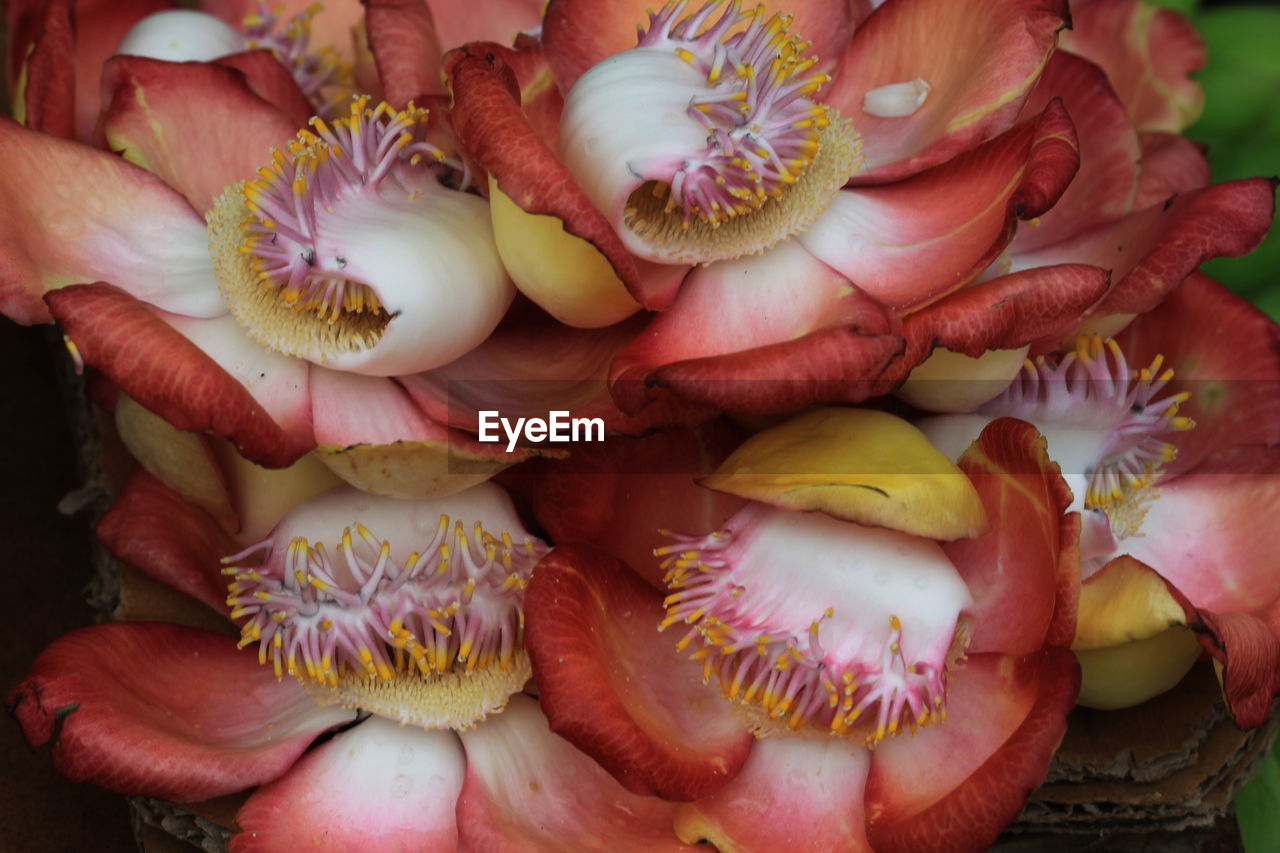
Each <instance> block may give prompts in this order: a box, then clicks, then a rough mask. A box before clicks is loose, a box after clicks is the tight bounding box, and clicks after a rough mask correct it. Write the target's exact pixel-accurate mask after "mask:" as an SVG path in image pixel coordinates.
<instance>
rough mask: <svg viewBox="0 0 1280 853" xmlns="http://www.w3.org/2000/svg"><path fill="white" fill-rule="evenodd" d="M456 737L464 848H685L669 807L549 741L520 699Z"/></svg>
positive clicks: (659, 852)
mask: <svg viewBox="0 0 1280 853" xmlns="http://www.w3.org/2000/svg"><path fill="white" fill-rule="evenodd" d="M459 736H460V737H461V738H462V744H463V747H464V748H465V749H466V753H467V778H466V781H465V782H464V783H463V786H462V795H461V796H460V797H459V798H458V834H459V842H460V845H461V847H462V848H464V849H467V850H474V851H477V853H499V851H504V850H513V849H514V850H521V851H529V853H536V852H537V851H546V853H585V851H590V850H600V849H607V850H616V851H619V853H641V851H643V853H663V851H669V850H691V849H692V848H689V847H686V846H685V845H683V844H681V843H680V842H679V841H678V840H677V839H676V837H675V833H674V832H673V831H672V829H671V818H672V814H673V812H674V811H675V806H674V805H672V804H670V803H665V802H663V801H662V800H658V799H655V798H653V797H643V796H639V795H637V794H632V793H629V792H628V791H626V790H624V789H623V788H622V786H621V785H619V784H618V783H617V782H616V781H615V780H614V779H613V777H611V776H610V775H609V774H608V773H606V772H605V771H604V770H602V769H601V768H600V766H599V765H597V764H596V763H595V762H593V761H592V760H591V759H590V758H588V757H587V756H586V755H583V754H582V753H581V752H579V751H578V750H577V749H575V748H574V747H572V746H570V745H569V743H568V742H567V741H565V740H563V739H562V738H559V737H557V736H556V735H554V734H552V733H551V731H550V730H549V729H548V728H547V722H546V719H545V718H544V717H543V716H542V714H541V712H540V711H538V707H537V704H536V703H535V702H534V701H533V700H532V699H530V698H528V697H527V696H523V695H520V694H517V695H515V696H512V697H511V702H510V704H509V705H508V706H507V709H506V710H505V711H503V712H502V713H501V714H499V715H497V716H495V717H490V718H489V719H487V720H485V721H484V723H483V724H482V725H480V726H477V727H476V728H474V729H471V730H468V731H464V732H460V733H459Z"/></svg>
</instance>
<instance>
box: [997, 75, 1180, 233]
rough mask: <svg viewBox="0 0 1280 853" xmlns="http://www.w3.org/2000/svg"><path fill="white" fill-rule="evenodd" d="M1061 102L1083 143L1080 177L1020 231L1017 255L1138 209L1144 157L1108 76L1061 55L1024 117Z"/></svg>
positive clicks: (1078, 175) (1029, 104) (1040, 84)
mask: <svg viewBox="0 0 1280 853" xmlns="http://www.w3.org/2000/svg"><path fill="white" fill-rule="evenodd" d="M1057 99H1061V102H1062V104H1063V105H1064V106H1065V107H1066V110H1067V112H1068V113H1069V114H1070V116H1071V122H1072V124H1074V125H1075V129H1076V133H1077V135H1078V137H1079V139H1080V172H1079V174H1077V175H1076V176H1075V179H1074V180H1073V181H1072V182H1071V185H1070V186H1069V187H1067V189H1066V192H1064V193H1063V194H1062V197H1061V198H1060V199H1058V200H1057V203H1056V204H1054V205H1053V209H1052V210H1049V211H1047V212H1043V215H1039V214H1037V218H1036V219H1034V220H1032V223H1031V224H1030V226H1024V227H1022V228H1019V229H1018V237H1017V239H1016V240H1015V241H1014V251H1030V250H1032V249H1034V248H1036V247H1037V246H1047V245H1049V244H1050V243H1056V242H1057V241H1059V240H1062V239H1065V238H1067V237H1070V236H1071V235H1073V234H1076V233H1078V232H1080V231H1083V230H1084V229H1085V228H1088V227H1091V226H1093V225H1096V224H1098V223H1099V222H1109V221H1111V220H1115V219H1119V218H1120V217H1121V216H1124V215H1125V214H1126V213H1128V212H1129V211H1130V210H1132V209H1133V207H1134V199H1135V193H1136V192H1137V188H1138V168H1139V163H1138V161H1139V160H1140V159H1141V156H1142V152H1141V150H1140V148H1139V146H1138V135H1137V133H1136V132H1135V131H1134V129H1133V122H1132V121H1130V120H1129V114H1128V113H1127V112H1125V109H1124V104H1122V103H1120V99H1119V98H1118V97H1117V96H1116V93H1115V90H1114V89H1112V88H1111V84H1110V83H1108V82H1107V75H1106V74H1104V73H1103V71H1102V69H1101V68H1099V67H1098V66H1096V65H1094V64H1093V63H1092V62H1089V61H1088V60H1086V59H1081V58H1080V57H1078V56H1073V55H1071V54H1069V53H1064V52H1062V51H1058V52H1056V53H1054V55H1053V57H1052V58H1051V59H1050V60H1049V64H1048V65H1047V66H1046V67H1045V69H1044V74H1043V75H1041V77H1040V82H1039V83H1038V84H1037V85H1036V89H1035V91H1034V92H1033V93H1032V94H1031V98H1030V99H1028V100H1027V103H1026V105H1025V106H1024V107H1023V113H1024V114H1025V115H1034V114H1035V113H1037V112H1039V111H1040V110H1043V109H1045V108H1046V107H1047V106H1048V105H1049V104H1051V103H1052V102H1053V101H1054V100H1057ZM1160 200H1161V201H1163V200H1164V199H1160ZM1142 206H1144V207H1145V206H1146V205H1142Z"/></svg>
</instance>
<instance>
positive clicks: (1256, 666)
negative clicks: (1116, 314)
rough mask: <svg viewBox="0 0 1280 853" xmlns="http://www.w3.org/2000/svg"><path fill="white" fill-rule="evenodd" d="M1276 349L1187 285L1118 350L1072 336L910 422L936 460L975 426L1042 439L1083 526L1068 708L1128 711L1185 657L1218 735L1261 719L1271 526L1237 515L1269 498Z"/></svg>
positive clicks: (1271, 646) (1195, 278)
mask: <svg viewBox="0 0 1280 853" xmlns="http://www.w3.org/2000/svg"><path fill="white" fill-rule="evenodd" d="M1278 339H1280V336H1278V333H1277V329H1276V326H1275V324H1274V323H1272V322H1271V321H1270V320H1269V319H1267V318H1266V317H1265V316H1263V315H1262V314H1261V313H1260V312H1258V311H1257V310H1256V309H1254V308H1252V307H1251V306H1249V305H1248V304H1247V303H1245V302H1244V301H1243V300H1241V299H1239V298H1238V297H1236V296H1233V295H1232V294H1230V293H1228V292H1227V291H1226V290H1225V289H1224V288H1223V287H1222V286H1221V285H1219V284H1217V283H1216V282H1214V281H1212V280H1211V279H1209V278H1207V277H1206V276H1203V275H1201V274H1198V273H1197V274H1194V275H1192V276H1191V277H1190V278H1188V279H1187V280H1186V281H1185V282H1183V283H1182V284H1181V285H1180V286H1179V287H1178V289H1177V290H1175V291H1174V292H1173V293H1172V294H1171V295H1170V296H1168V297H1167V298H1166V299H1165V300H1164V301H1163V302H1162V303H1161V304H1160V306H1159V307H1158V308H1156V309H1155V310H1153V311H1150V312H1148V313H1146V314H1143V315H1141V316H1140V317H1138V318H1137V319H1136V320H1135V321H1134V322H1133V323H1132V324H1131V325H1130V326H1129V327H1128V328H1127V329H1126V330H1125V331H1124V333H1123V334H1121V335H1120V336H1119V337H1118V338H1116V339H1114V340H1108V341H1106V342H1105V343H1104V342H1103V341H1102V339H1101V338H1100V337H1099V336H1096V335H1094V336H1090V337H1085V338H1082V339H1081V341H1080V343H1079V344H1078V346H1077V349H1076V351H1075V352H1071V353H1067V354H1066V355H1065V356H1063V357H1060V358H1057V357H1051V358H1048V359H1040V360H1037V362H1036V363H1034V364H1032V363H1030V362H1028V364H1027V366H1026V368H1025V371H1024V375H1023V376H1022V377H1021V378H1020V379H1019V380H1017V381H1015V382H1014V384H1013V385H1012V386H1011V387H1010V388H1009V389H1008V390H1007V391H1005V392H1004V393H1003V394H1002V395H1000V396H999V397H996V398H995V399H994V400H992V401H991V402H989V403H987V404H986V405H985V406H983V407H982V408H981V409H979V412H978V413H977V414H974V415H951V416H940V417H937V418H933V419H928V420H926V421H924V422H922V423H921V424H920V426H921V428H922V429H923V430H924V431H925V432H926V433H927V434H928V435H930V437H931V438H933V439H934V441H935V442H936V443H938V445H939V446H940V447H942V448H943V449H944V450H945V451H946V452H948V453H949V454H955V453H958V452H959V451H960V449H961V448H962V447H964V446H965V444H966V442H967V441H968V440H969V437H971V436H972V435H973V434H974V433H976V432H977V431H978V430H980V429H981V428H982V425H983V424H985V423H986V422H987V421H989V420H990V419H992V418H999V417H1010V416H1011V417H1017V418H1022V419H1025V420H1027V421H1029V422H1030V423H1032V424H1034V425H1035V427H1036V428H1037V429H1039V430H1040V431H1041V432H1042V433H1044V435H1045V436H1046V437H1047V439H1048V446H1049V455H1050V457H1051V458H1052V459H1054V460H1055V461H1056V462H1057V463H1058V464H1060V465H1061V466H1062V470H1063V472H1064V474H1065V476H1066V478H1067V481H1068V482H1069V483H1070V485H1071V488H1072V490H1073V492H1074V495H1075V497H1074V500H1073V503H1072V506H1073V508H1075V509H1078V510H1080V511H1081V512H1082V513H1083V514H1084V517H1085V524H1084V535H1083V537H1082V542H1081V550H1082V553H1081V571H1082V574H1081V580H1082V581H1083V583H1082V585H1081V597H1080V614H1079V625H1078V627H1077V633H1076V641H1075V645H1074V646H1073V648H1075V649H1076V651H1077V654H1078V655H1079V656H1080V658H1081V661H1082V664H1083V666H1084V675H1085V680H1084V688H1083V690H1082V701H1083V702H1085V703H1087V704H1092V705H1098V706H1100V707H1124V706H1128V705H1132V704H1137V703H1138V702H1142V701H1144V700H1146V699H1148V698H1150V697H1151V696H1153V695H1156V694H1158V693H1160V692H1163V691H1164V690H1167V689H1169V688H1170V687H1172V686H1173V685H1174V684H1176V683H1177V682H1178V681H1179V680H1180V679H1181V677H1182V676H1183V675H1184V674H1185V673H1186V671H1187V669H1188V668H1190V666H1191V664H1192V663H1193V662H1194V661H1195V660H1196V659H1197V658H1198V657H1199V656H1200V654H1201V651H1202V650H1203V651H1204V652H1207V653H1208V654H1209V655H1210V656H1211V657H1212V658H1213V659H1214V660H1215V661H1216V662H1217V663H1218V665H1219V667H1220V673H1221V678H1222V684H1223V690H1224V693H1225V694H1226V698H1227V702H1228V705H1229V707H1230V710H1231V713H1232V715H1233V717H1234V718H1235V720H1236V722H1237V723H1238V724H1239V725H1241V726H1243V727H1253V726H1258V725H1261V724H1262V723H1264V722H1265V721H1266V719H1267V715H1268V713H1269V710H1270V708H1271V701H1272V698H1273V697H1274V696H1275V695H1276V694H1277V693H1278V692H1280V635H1277V634H1276V630H1275V627H1274V616H1273V614H1274V612H1275V607H1276V604H1275V602H1276V600H1277V597H1278V596H1280V587H1277V584H1276V582H1275V580H1274V574H1275V573H1274V571H1273V570H1272V555H1273V554H1274V551H1275V546H1274V544H1273V543H1272V541H1271V537H1272V533H1271V527H1270V526H1268V525H1266V524H1262V525H1259V524H1257V523H1256V517H1257V516H1256V513H1255V512H1254V511H1253V510H1254V509H1255V508H1256V507H1260V506H1267V505H1269V504H1270V502H1271V501H1273V500H1274V499H1275V489H1276V483H1275V477H1274V474H1275V470H1276V465H1277V463H1278V462H1280V455H1277V452H1276V449H1275V447H1276V444H1277V441H1280V433H1277V427H1276V423H1277V421H1276V417H1275V411H1276V409H1277V407H1280V393H1277V392H1278V391H1280V384H1278V382H1280V361H1278V360H1277V354H1276V349H1275V347H1276V341H1277V340H1278ZM1143 365H1146V366H1143ZM1188 628H1189V629H1190V630H1187V629H1188ZM1193 632H1194V633H1193ZM1197 641H1198V642H1197Z"/></svg>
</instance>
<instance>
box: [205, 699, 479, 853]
mask: <svg viewBox="0 0 1280 853" xmlns="http://www.w3.org/2000/svg"><path fill="white" fill-rule="evenodd" d="M465 775H466V757H465V756H464V755H463V752H462V744H461V743H459V741H458V738H457V736H456V735H455V734H454V733H453V732H450V731H424V730H422V729H418V728H412V727H405V726H401V725H397V724H396V723H394V722H392V721H391V720H387V719H384V718H382V717H378V716H373V717H370V718H369V719H367V720H365V721H364V722H363V723H361V724H360V725H358V726H355V727H354V728H351V729H348V730H347V731H345V732H341V733H339V734H338V735H336V736H334V738H333V739H332V740H330V741H328V742H327V743H325V744H323V745H321V746H319V747H318V748H316V749H314V750H312V751H311V752H309V753H307V754H306V755H305V756H303V758H302V760H301V761H299V762H298V763H297V764H296V765H294V766H293V767H292V768H291V769H290V770H289V771H288V773H286V774H285V775H284V776H283V777H281V778H280V779H278V780H276V781H275V782H272V783H271V784H269V785H266V786H264V787H262V788H259V789H258V790H257V791H255V792H254V794H253V796H251V797H249V800H248V801H247V802H246V803H245V804H244V805H243V806H241V807H240V811H238V812H236V823H237V824H239V826H240V829H241V831H240V832H238V833H236V834H235V835H233V836H231V840H230V843H229V844H228V845H227V849H228V850H230V851H232V853H254V851H262V853H270V851H279V850H287V849H290V848H292V847H294V846H295V845H297V844H298V843H301V842H302V841H303V839H305V843H306V846H307V849H308V850H314V851H317V853H324V851H332V853H344V851H348V850H356V849H361V848H364V849H370V848H373V849H377V850H384V851H387V853H416V851H423V850H453V849H455V848H456V847H457V843H458V827H457V821H456V819H455V817H454V810H455V808H456V805H457V801H458V792H459V791H461V790H462V780H463V777H464V776H465Z"/></svg>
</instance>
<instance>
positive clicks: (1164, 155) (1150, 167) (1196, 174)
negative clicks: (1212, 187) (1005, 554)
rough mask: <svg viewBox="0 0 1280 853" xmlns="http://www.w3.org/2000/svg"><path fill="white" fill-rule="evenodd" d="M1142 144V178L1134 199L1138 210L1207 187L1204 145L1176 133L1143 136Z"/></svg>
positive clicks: (1207, 168) (1206, 161) (1207, 165)
mask: <svg viewBox="0 0 1280 853" xmlns="http://www.w3.org/2000/svg"><path fill="white" fill-rule="evenodd" d="M1141 141H1142V176H1141V182H1140V183H1139V184H1138V195H1137V197H1136V198H1135V199H1134V200H1133V206H1134V208H1136V209H1137V210H1143V209H1144V208H1148V207H1151V206H1152V205H1156V204H1163V203H1164V202H1165V201H1166V200H1168V199H1169V198H1172V197H1173V196H1175V195H1178V194H1180V193H1189V192H1192V191H1193V190H1198V189H1203V188H1204V187H1207V186H1209V161H1208V160H1207V159H1206V158H1205V156H1204V147H1203V146H1201V145H1199V144H1198V143H1195V142H1192V141H1191V140H1190V139H1187V138H1186V137H1185V136H1182V135H1181V134H1177V133H1144V134H1142V137H1141Z"/></svg>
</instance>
